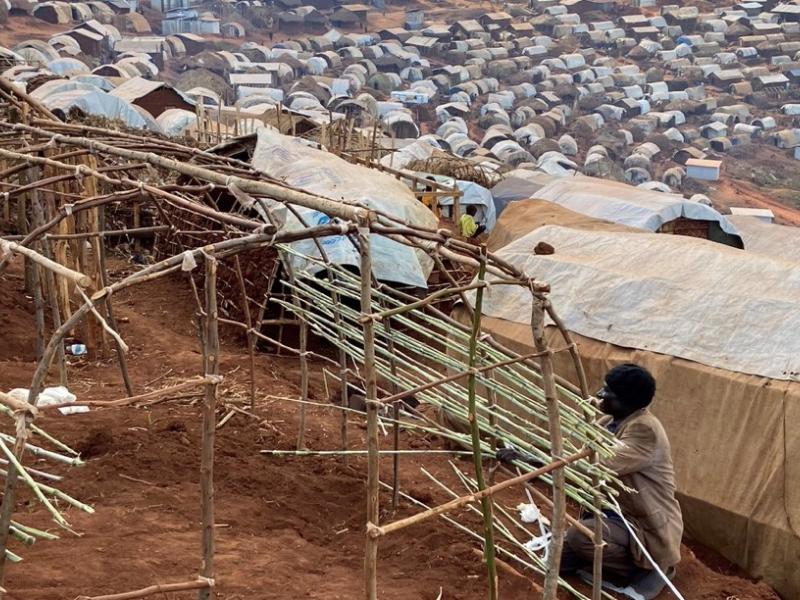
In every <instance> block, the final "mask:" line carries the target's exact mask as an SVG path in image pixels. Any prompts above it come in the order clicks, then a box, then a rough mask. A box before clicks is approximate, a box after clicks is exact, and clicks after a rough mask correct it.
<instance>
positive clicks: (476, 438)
mask: <svg viewBox="0 0 800 600" xmlns="http://www.w3.org/2000/svg"><path fill="white" fill-rule="evenodd" d="M485 276H486V248H485V247H481V260H480V268H479V269H478V282H479V283H481V284H482V283H483V279H484V277H485ZM483 289H484V288H483V286H481V287H479V288H478V290H477V292H476V299H475V316H474V318H473V320H472V337H471V338H470V340H469V368H470V370H472V369H474V368H475V362H476V360H477V358H478V336H479V335H480V333H481V308H482V307H483ZM475 380H476V375H475V372H474V371H472V372H471V373H470V374H469V377H468V383H467V390H468V392H467V393H468V399H469V422H470V429H471V433H472V460H473V462H474V463H475V479H476V480H477V482H478V489H479V490H483V489H485V488H486V482H485V480H484V477H483V457H482V456H481V430H480V425H479V424H478V419H477V416H476V409H475V405H476V402H475V398H476V396H477V394H476V381H475ZM481 510H482V512H483V536H484V545H483V556H484V558H485V560H486V569H487V571H488V574H489V598H490V600H497V565H496V563H495V548H494V519H493V517H492V499H491V498H481Z"/></svg>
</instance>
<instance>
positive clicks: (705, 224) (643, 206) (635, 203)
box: [536, 176, 743, 248]
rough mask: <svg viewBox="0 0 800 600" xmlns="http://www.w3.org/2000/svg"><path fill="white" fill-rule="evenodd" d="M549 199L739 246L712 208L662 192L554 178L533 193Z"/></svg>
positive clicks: (665, 230)
mask: <svg viewBox="0 0 800 600" xmlns="http://www.w3.org/2000/svg"><path fill="white" fill-rule="evenodd" d="M536 198H537V199H540V200H549V201H550V202H554V203H556V204H558V205H559V206H563V207H564V208H568V209H569V210H573V211H576V212H579V213H581V214H584V215H586V216H589V217H595V218H597V219H604V220H606V221H613V222H614V223H620V224H622V225H628V226H630V227H636V228H639V229H646V230H648V231H654V232H655V231H658V232H663V233H675V234H680V235H689V236H693V237H701V238H705V239H709V240H712V241H715V242H721V243H723V244H727V245H729V246H734V247H736V248H742V247H743V243H742V239H741V237H740V236H739V234H738V232H737V231H736V228H735V227H734V226H733V225H732V224H731V223H730V222H729V221H728V219H727V218H725V217H724V216H723V215H721V214H720V213H718V212H717V211H716V210H714V209H713V208H711V207H710V206H706V205H705V204H700V203H699V202H692V201H691V200H687V199H686V198H684V197H683V196H679V195H677V194H666V193H664V192H656V191H653V190H648V189H645V188H639V187H634V186H630V185H627V184H624V183H620V182H617V181H611V180H607V179H599V178H596V177H583V176H577V177H570V178H558V179H554V180H553V181H551V182H550V183H549V184H547V185H546V186H544V187H543V188H541V189H540V190H539V191H537V192H536Z"/></svg>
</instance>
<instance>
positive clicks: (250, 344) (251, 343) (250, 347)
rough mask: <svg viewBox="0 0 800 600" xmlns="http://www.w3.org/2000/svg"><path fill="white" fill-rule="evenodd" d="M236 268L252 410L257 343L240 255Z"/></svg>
mask: <svg viewBox="0 0 800 600" xmlns="http://www.w3.org/2000/svg"><path fill="white" fill-rule="evenodd" d="M233 261H234V266H235V267H236V278H237V279H238V280H239V291H240V292H241V294H242V311H243V312H244V319H245V324H246V325H247V353H248V355H249V357H250V410H252V409H253V408H255V405H256V343H255V334H254V332H253V316H252V314H251V313H250V302H249V300H248V299H247V286H246V285H245V281H244V273H243V272H242V261H240V260H239V255H238V254H237V255H236V256H234V257H233Z"/></svg>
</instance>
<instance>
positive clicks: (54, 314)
mask: <svg viewBox="0 0 800 600" xmlns="http://www.w3.org/2000/svg"><path fill="white" fill-rule="evenodd" d="M42 246H43V253H44V255H45V256H46V257H47V258H49V259H51V260H52V258H53V256H52V255H53V252H52V250H51V248H50V242H48V241H47V240H45V241H44V242H43V243H42ZM44 280H45V284H46V286H47V298H48V302H49V303H50V318H51V319H52V320H53V329H56V330H57V329H58V328H59V327H61V311H60V310H59V308H58V284H57V283H56V276H55V274H54V273H53V272H52V271H50V270H49V269H45V271H44ZM56 359H57V360H58V381H59V383H60V384H61V385H63V386H65V387H66V385H67V357H66V352H65V351H64V345H63V344H59V345H58V349H57V350H56Z"/></svg>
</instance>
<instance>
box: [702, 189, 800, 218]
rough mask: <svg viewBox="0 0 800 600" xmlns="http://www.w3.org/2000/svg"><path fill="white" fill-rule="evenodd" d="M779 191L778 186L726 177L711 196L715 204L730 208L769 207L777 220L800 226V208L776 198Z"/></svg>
mask: <svg viewBox="0 0 800 600" xmlns="http://www.w3.org/2000/svg"><path fill="white" fill-rule="evenodd" d="M778 192H780V190H779V189H777V188H762V187H759V186H757V185H756V184H754V183H751V182H749V181H743V180H741V179H731V178H728V177H724V178H723V179H721V180H720V181H719V184H718V187H716V188H714V191H713V193H712V195H711V197H712V198H713V199H714V204H716V205H718V206H720V207H724V208H728V209H729V208H730V207H731V206H747V207H752V208H768V209H770V210H771V211H772V212H773V213H774V214H775V221H776V222H778V223H781V224H784V225H795V226H800V210H797V209H796V208H792V207H790V206H787V205H786V204H785V203H783V202H781V201H780V200H776V199H775V194H776V193H778Z"/></svg>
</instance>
